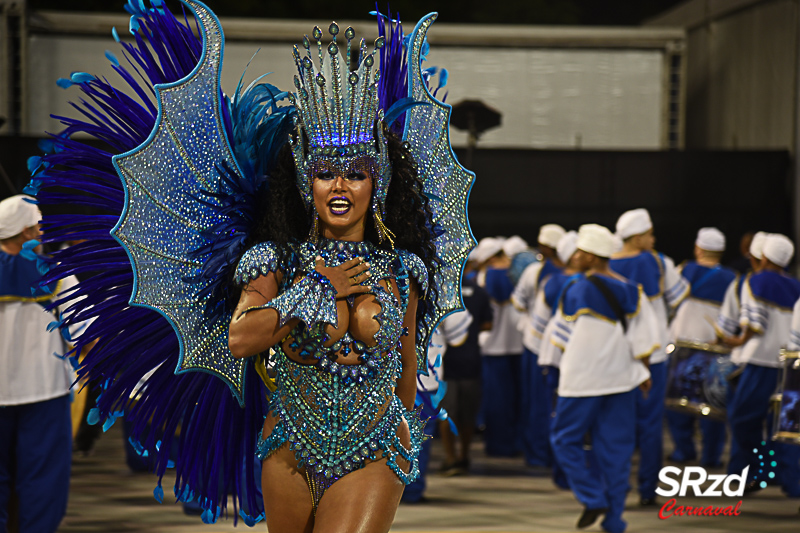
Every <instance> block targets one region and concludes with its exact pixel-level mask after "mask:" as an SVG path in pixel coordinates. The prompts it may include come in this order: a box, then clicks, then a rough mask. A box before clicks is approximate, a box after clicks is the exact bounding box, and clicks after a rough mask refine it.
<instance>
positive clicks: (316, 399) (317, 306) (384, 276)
mask: <svg viewBox="0 0 800 533" xmlns="http://www.w3.org/2000/svg"><path fill="white" fill-rule="evenodd" d="M281 251H282V252H283V254H281V253H280V252H281ZM317 256H321V257H322V258H323V259H324V261H325V264H326V266H329V267H334V266H337V265H339V264H342V263H344V262H346V261H348V260H350V259H352V258H355V257H361V258H363V259H364V260H365V261H367V262H369V264H370V273H371V275H370V278H369V279H368V280H366V281H365V282H364V284H365V285H371V286H372V287H373V290H372V294H374V297H375V302H376V303H378V304H379V306H380V311H379V312H378V313H377V314H376V315H375V316H374V320H376V321H377V323H378V329H377V332H376V333H375V335H374V337H373V338H372V339H365V338H353V336H352V335H351V334H350V332H349V331H347V332H345V333H344V334H343V335H342V336H341V338H338V339H336V338H329V336H328V335H327V334H326V332H325V326H326V324H336V323H337V322H338V316H337V311H336V305H335V301H333V302H331V301H330V298H329V297H325V296H323V297H317V296H316V293H315V292H314V293H313V295H312V294H311V292H313V291H311V289H309V290H308V291H307V292H306V293H303V294H298V295H297V298H292V297H291V295H292V292H293V291H294V292H297V291H299V290H301V289H300V288H299V286H300V284H299V283H297V280H298V279H300V278H301V277H302V276H303V275H304V274H307V273H309V272H312V271H314V267H315V261H316V257H317ZM270 271H280V272H282V273H283V276H282V281H281V284H280V286H279V295H278V297H277V298H275V299H274V300H272V301H271V302H269V303H267V304H266V305H264V306H263V307H271V308H274V309H276V310H277V311H278V312H279V314H281V319H280V320H281V323H285V322H286V321H288V319H289V318H290V315H291V316H294V317H299V318H301V320H303V317H306V318H305V319H304V321H302V322H301V323H300V324H299V325H298V326H297V327H295V328H294V329H293V330H292V332H291V334H290V335H289V336H288V337H287V338H286V339H284V341H283V342H281V343H279V344H277V345H276V346H274V347H273V350H272V352H273V354H272V356H271V362H272V363H273V364H274V369H275V371H276V375H277V377H276V387H277V388H276V390H275V392H274V393H273V394H272V396H271V398H270V412H271V413H272V414H273V415H274V416H275V417H276V418H277V424H276V426H275V428H274V429H273V431H272V433H271V434H270V435H269V436H267V438H266V439H261V440H260V442H259V457H260V458H261V459H262V460H263V459H265V458H267V457H268V456H269V455H270V454H271V453H273V452H274V451H275V450H277V449H278V448H280V447H281V446H282V445H283V444H284V443H287V442H288V443H289V446H290V447H291V449H292V450H293V451H294V452H295V456H296V458H297V461H298V466H304V467H305V469H306V472H307V477H308V481H309V486H310V488H311V492H312V496H313V497H314V501H315V504H316V503H317V502H318V501H319V498H320V497H321V496H322V493H323V492H324V490H325V488H327V487H328V486H330V485H331V484H332V483H333V482H335V481H336V480H338V479H339V478H341V477H342V476H344V475H346V474H347V473H349V472H352V471H353V470H356V469H358V468H361V467H362V466H363V465H364V463H365V461H367V460H375V459H379V458H381V457H386V459H387V463H388V465H389V467H390V468H392V470H393V471H394V472H395V473H396V474H397V475H398V477H399V478H400V479H401V480H402V481H403V482H404V483H408V482H410V481H411V480H413V479H415V478H416V476H417V473H418V470H417V465H416V457H417V455H418V451H419V446H420V443H421V439H422V422H420V420H419V417H418V415H417V413H416V412H409V411H406V409H405V408H404V406H403V404H402V403H401V401H400V399H399V398H398V397H397V396H396V395H395V394H394V387H395V384H396V381H397V379H398V378H399V376H400V372H401V359H400V352H399V349H400V346H401V342H405V340H406V339H408V337H407V336H404V333H405V332H404V331H403V317H404V314H405V310H406V307H407V305H408V298H409V278H410V277H413V278H414V279H416V280H417V282H418V283H419V285H420V287H421V289H422V290H423V291H424V290H425V287H426V284H427V277H426V275H425V272H426V271H425V267H424V264H423V263H422V261H421V260H420V259H419V258H418V257H417V256H415V255H413V254H410V253H408V252H403V251H397V252H395V251H386V250H381V249H378V248H376V247H375V246H373V245H372V244H371V243H368V242H364V243H351V242H343V241H327V240H325V241H323V242H322V243H321V244H319V245H314V244H311V243H308V242H305V243H301V244H298V245H293V246H289V247H287V248H285V249H283V250H279V249H278V248H277V247H276V246H275V245H274V244H272V243H262V244H260V245H257V246H255V247H253V248H251V249H250V250H249V251H248V252H247V253H246V254H245V256H244V257H243V258H242V260H241V262H240V264H239V268H238V270H237V276H236V281H237V282H238V283H240V284H242V285H244V284H246V283H247V282H249V281H250V280H253V279H255V278H257V277H258V276H260V275H264V274H266V273H268V272H270ZM381 281H383V282H384V283H385V284H386V286H384V285H383V284H381V283H380V282H381ZM392 283H393V284H394V285H395V287H396V288H397V291H396V292H394V291H393V290H392V289H391V286H392V285H391V284H392ZM387 287H388V288H387ZM312 288H315V287H312ZM287 296H289V298H287ZM287 300H291V301H292V303H287ZM353 300H354V299H350V301H349V305H350V306H351V307H352V306H353V304H354V301H353ZM331 341H335V342H333V343H332V344H331ZM409 342H413V340H409ZM326 344H327V346H326ZM287 352H289V354H291V356H290V355H289V354H287ZM352 353H355V354H356V355H357V364H340V363H339V362H337V360H338V359H339V357H340V356H342V355H344V356H348V355H351V354H352ZM350 359H353V358H352V357H350ZM351 363H352V361H351ZM403 420H406V421H407V422H408V425H409V429H410V430H411V446H410V447H409V448H406V447H404V446H403V445H402V444H401V443H400V440H399V437H398V435H397V433H398V432H397V430H398V428H399V427H400V426H401V424H402V423H403ZM398 456H400V457H402V458H403V459H405V460H406V461H408V462H409V464H410V465H411V467H410V469H409V471H408V473H406V472H404V471H403V470H402V469H401V468H400V466H399V465H398V463H397V457H398Z"/></svg>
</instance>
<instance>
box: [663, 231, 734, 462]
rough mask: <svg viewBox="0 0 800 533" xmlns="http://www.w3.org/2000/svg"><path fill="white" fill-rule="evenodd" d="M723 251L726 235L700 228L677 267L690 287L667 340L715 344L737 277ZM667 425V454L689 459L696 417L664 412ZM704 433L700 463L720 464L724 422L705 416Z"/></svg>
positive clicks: (693, 455) (690, 459)
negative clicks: (690, 257) (671, 447)
mask: <svg viewBox="0 0 800 533" xmlns="http://www.w3.org/2000/svg"><path fill="white" fill-rule="evenodd" d="M724 252H725V235H724V234H723V233H722V232H721V231H720V230H718V229H717V228H702V229H700V231H698V232H697V239H696V240H695V245H694V256H695V260H694V261H689V262H687V263H685V264H683V265H681V266H680V267H679V271H680V273H681V276H682V277H683V279H685V280H686V282H687V283H688V284H689V286H690V294H689V296H688V297H687V298H686V299H685V300H684V301H683V302H681V304H680V306H679V307H678V310H677V311H676V313H675V318H674V319H673V320H672V324H671V325H670V341H671V342H675V341H690V342H701V343H709V344H711V343H714V342H715V341H716V339H717V333H716V330H715V325H716V323H717V318H718V315H719V310H720V306H721V305H722V299H723V298H724V296H725V292H726V291H727V289H728V287H729V286H730V285H731V284H732V283H733V282H734V281H735V280H736V278H737V274H736V272H735V271H734V270H731V269H729V268H727V267H724V266H722V265H721V264H720V259H722V254H723V253H724ZM666 418H667V424H668V427H669V430H670V433H671V434H672V440H673V442H674V443H675V451H673V452H672V455H670V457H669V458H670V459H671V460H673V461H679V462H684V461H692V460H694V459H695V458H696V457H697V451H696V450H695V445H694V429H695V421H696V419H697V418H696V417H695V416H692V415H690V414H687V413H679V412H676V411H671V410H667V411H666ZM700 429H701V431H702V433H703V455H702V457H701V459H700V465H701V466H706V467H718V466H722V463H721V457H722V451H723V449H724V448H725V436H726V435H725V423H724V422H720V421H717V420H711V419H708V418H702V419H701V420H700Z"/></svg>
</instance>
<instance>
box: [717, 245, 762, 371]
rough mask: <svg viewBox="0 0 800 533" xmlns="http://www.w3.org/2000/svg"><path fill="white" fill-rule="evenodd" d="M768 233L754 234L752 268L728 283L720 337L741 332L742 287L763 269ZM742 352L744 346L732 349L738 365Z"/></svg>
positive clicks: (751, 256)
mask: <svg viewBox="0 0 800 533" xmlns="http://www.w3.org/2000/svg"><path fill="white" fill-rule="evenodd" d="M767 235H769V234H768V233H766V232H764V231H759V232H757V233H756V234H755V235H753V240H752V241H751V242H750V268H751V270H750V272H748V273H747V274H745V275H744V276H739V277H738V278H737V279H736V280H734V281H733V282H732V283H731V284H730V285H728V289H727V291H725V297H724V298H723V300H722V306H721V307H720V310H719V316H718V317H717V327H716V328H715V329H716V334H717V337H718V338H720V339H722V338H724V337H725V336H728V337H735V336H737V335H739V334H740V333H741V328H740V327H739V316H740V315H741V309H742V305H741V300H742V289H743V288H744V282H745V281H746V280H747V279H749V278H750V276H752V275H753V274H757V273H758V272H760V271H761V258H762V255H761V254H762V251H763V249H764V241H765V240H766V238H767ZM741 354H742V347H741V346H737V347H735V348H734V349H733V351H731V361H732V362H733V363H736V364H737V365H739V364H742V363H744V361H742V357H741Z"/></svg>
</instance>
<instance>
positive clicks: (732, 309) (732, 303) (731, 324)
mask: <svg viewBox="0 0 800 533" xmlns="http://www.w3.org/2000/svg"><path fill="white" fill-rule="evenodd" d="M750 276H751V274H747V275H746V276H744V277H742V276H739V277H737V278H736V279H735V280H733V281H732V282H731V283H730V285H728V289H727V290H726V291H725V297H724V298H723V299H722V306H721V307H720V309H719V315H717V327H716V330H717V336H719V337H720V338H721V337H722V336H725V335H727V336H729V337H735V336H737V335H739V334H740V333H741V332H742V328H741V327H740V326H739V315H741V313H742V292H743V290H744V286H745V282H746V281H747V280H748V279H750ZM731 362H733V363H736V364H737V365H739V364H742V363H743V362H744V361H743V360H742V347H741V346H737V347H736V348H734V349H733V350H731Z"/></svg>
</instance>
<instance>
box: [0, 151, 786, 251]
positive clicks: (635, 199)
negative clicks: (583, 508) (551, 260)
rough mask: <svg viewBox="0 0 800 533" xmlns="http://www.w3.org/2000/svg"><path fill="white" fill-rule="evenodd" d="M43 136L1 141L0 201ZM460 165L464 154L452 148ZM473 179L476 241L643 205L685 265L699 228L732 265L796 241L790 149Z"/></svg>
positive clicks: (573, 159)
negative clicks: (773, 239) (763, 236)
mask: <svg viewBox="0 0 800 533" xmlns="http://www.w3.org/2000/svg"><path fill="white" fill-rule="evenodd" d="M37 142H38V139H36V138H31V137H3V136H0V164H2V166H3V167H4V169H5V171H6V173H7V174H8V176H9V177H10V178H11V180H12V181H13V182H14V190H10V188H9V187H8V186H6V185H5V184H4V183H3V180H2V179H0V198H5V197H6V196H9V195H10V194H15V193H17V192H20V191H21V190H22V187H24V186H25V184H26V183H27V181H28V170H27V165H26V161H27V158H28V157H29V156H31V155H36V154H37V153H38V148H37ZM456 153H457V155H458V157H459V159H460V160H461V161H464V160H465V158H466V157H465V156H466V154H465V153H464V151H463V150H456ZM472 169H473V170H474V171H475V172H476V174H477V180H476V183H475V186H474V188H473V190H472V195H471V197H470V208H469V209H470V221H471V224H472V229H473V232H474V233H475V236H476V237H477V238H479V239H480V238H481V237H487V236H491V235H505V236H510V235H515V234H517V235H521V236H522V237H523V238H525V239H526V240H528V242H530V243H535V242H536V235H537V233H538V228H539V226H541V225H542V224H546V223H549V222H555V223H558V224H561V225H563V226H564V227H566V228H568V229H577V228H578V226H579V225H580V224H585V223H588V222H595V223H598V224H603V225H606V226H608V227H609V228H610V229H612V230H613V229H614V224H615V222H616V219H617V217H618V216H619V215H620V214H621V213H622V212H623V211H625V210H627V209H633V208H636V207H646V208H647V209H649V210H650V213H651V215H652V217H653V222H654V224H655V229H656V237H657V243H656V246H657V248H658V249H659V250H661V251H663V252H664V253H666V254H668V255H670V256H672V257H674V258H675V259H676V260H677V261H681V260H683V259H686V258H688V257H689V256H690V255H691V253H692V246H693V243H694V237H695V235H696V232H697V230H698V229H699V228H700V227H703V226H716V227H718V228H719V229H721V230H722V231H723V232H724V233H725V234H726V236H727V237H728V249H729V253H728V259H732V258H733V257H735V255H736V249H737V247H738V246H737V244H738V241H739V238H740V236H741V235H742V234H743V233H744V232H745V231H748V230H765V231H772V232H781V233H785V234H787V235H789V236H790V237H792V238H794V237H795V236H794V235H792V234H791V221H792V218H791V217H792V207H791V197H792V193H793V191H792V189H791V185H790V184H791V181H790V179H789V170H790V157H789V154H788V152H785V151H670V152H664V151H657V152H610V151H538V150H476V151H475V153H474V154H473V164H472Z"/></svg>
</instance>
